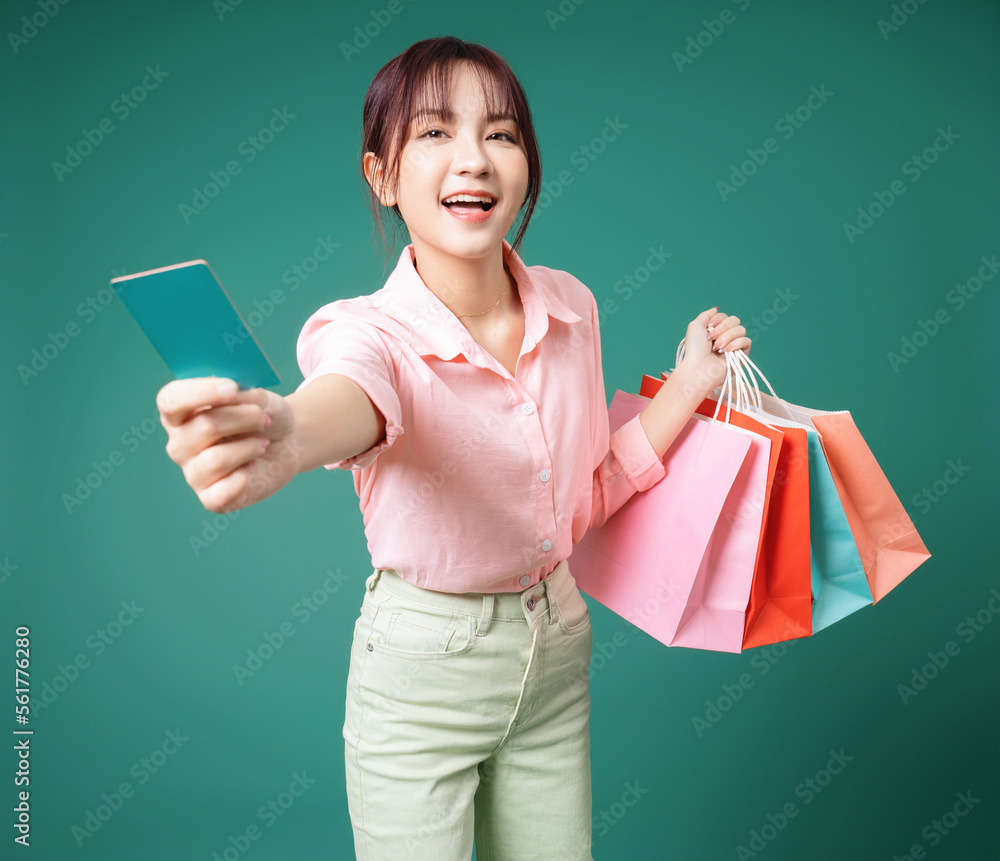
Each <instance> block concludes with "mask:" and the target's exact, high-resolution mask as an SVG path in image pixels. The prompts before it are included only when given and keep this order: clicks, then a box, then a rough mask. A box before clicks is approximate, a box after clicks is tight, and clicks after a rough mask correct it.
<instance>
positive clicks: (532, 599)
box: [528, 595, 535, 610]
mask: <svg viewBox="0 0 1000 861" xmlns="http://www.w3.org/2000/svg"><path fill="white" fill-rule="evenodd" d="M528 609H529V610H534V609H535V596H534V595H532V596H531V597H530V598H529V599H528Z"/></svg>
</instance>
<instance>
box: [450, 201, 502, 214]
mask: <svg viewBox="0 0 1000 861" xmlns="http://www.w3.org/2000/svg"><path fill="white" fill-rule="evenodd" d="M441 203H442V205H444V206H447V207H448V209H453V210H455V211H457V212H489V211H490V210H491V209H492V208H493V207H494V205H495V204H496V201H495V200H489V201H486V200H455V201H450V202H449V201H441Z"/></svg>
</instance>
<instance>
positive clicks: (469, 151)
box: [452, 133, 493, 176]
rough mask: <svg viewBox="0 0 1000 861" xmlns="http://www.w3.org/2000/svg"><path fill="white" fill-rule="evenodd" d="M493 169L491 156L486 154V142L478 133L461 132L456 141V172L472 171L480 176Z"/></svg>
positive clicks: (454, 164)
mask: <svg viewBox="0 0 1000 861" xmlns="http://www.w3.org/2000/svg"><path fill="white" fill-rule="evenodd" d="M492 169H493V165H492V163H491V162H490V159H489V156H488V155H487V154H486V148H485V146H484V142H483V141H481V140H480V139H479V136H478V135H473V134H465V133H462V134H459V135H458V137H457V139H456V141H455V157H454V158H453V159H452V170H453V171H454V172H455V173H471V174H474V175H476V176H480V175H482V174H484V173H489V172H490V171H491V170H492Z"/></svg>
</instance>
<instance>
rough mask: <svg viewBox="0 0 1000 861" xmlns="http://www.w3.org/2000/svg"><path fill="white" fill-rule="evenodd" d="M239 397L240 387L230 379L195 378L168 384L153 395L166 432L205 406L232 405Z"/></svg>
mask: <svg viewBox="0 0 1000 861" xmlns="http://www.w3.org/2000/svg"><path fill="white" fill-rule="evenodd" d="M238 396H239V387H238V386H237V385H236V383H235V382H234V381H233V380H228V379H225V378H223V377H196V378H194V379H189V380H173V381H172V382H169V383H167V384H166V385H165V386H164V387H163V388H162V389H160V391H159V392H157V394H156V406H157V408H158V409H159V411H160V421H161V423H162V424H163V426H164V427H165V428H166V429H167V430H168V431H169V430H170V428H171V427H176V426H177V425H180V424H183V423H184V422H185V421H187V419H188V418H189V417H190V416H191V414H192V413H195V412H199V411H201V410H203V409H205V408H206V407H215V406H222V405H223V404H228V403H234V402H235V401H236V400H237V397H238Z"/></svg>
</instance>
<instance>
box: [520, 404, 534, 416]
mask: <svg viewBox="0 0 1000 861" xmlns="http://www.w3.org/2000/svg"><path fill="white" fill-rule="evenodd" d="M534 411H535V408H534V406H533V405H532V404H521V412H522V413H524V414H525V415H526V416H530V415H531V414H532V413H533V412H534Z"/></svg>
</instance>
